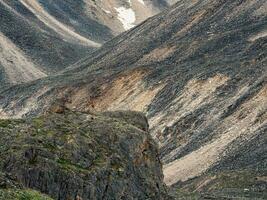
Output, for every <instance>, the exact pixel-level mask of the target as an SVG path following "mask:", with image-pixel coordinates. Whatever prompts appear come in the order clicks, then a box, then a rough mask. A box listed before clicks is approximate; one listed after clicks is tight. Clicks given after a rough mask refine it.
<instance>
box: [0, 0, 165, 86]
mask: <svg viewBox="0 0 267 200" xmlns="http://www.w3.org/2000/svg"><path fill="white" fill-rule="evenodd" d="M166 6H168V5H167V3H164V2H163V3H162V2H160V1H158V0H146V1H140V0H131V1H128V0H109V1H91V0H79V1H78V0H75V1H74V0H68V1H65V0H64V1H63V0H56V1H52V0H48V1H47V0H45V1H44V0H1V1H0V78H1V79H0V84H1V88H3V87H4V86H5V85H7V84H17V83H21V82H28V81H32V80H35V79H38V78H41V77H44V76H46V75H47V74H51V73H54V72H57V71H59V70H61V69H65V68H66V67H67V66H68V65H71V64H73V63H75V62H76V61H78V60H79V59H81V58H83V57H85V56H87V55H88V54H89V52H91V51H92V50H95V49H96V48H99V47H100V46H101V45H102V44H103V43H104V42H106V41H108V40H110V39H111V38H112V37H114V36H115V35H117V34H119V33H121V32H123V31H125V30H128V29H130V28H132V27H134V26H135V25H137V24H139V23H140V22H142V21H143V20H145V19H147V18H148V17H150V16H152V15H154V14H156V13H158V12H159V11H160V10H162V9H164V8H165V7H166Z"/></svg>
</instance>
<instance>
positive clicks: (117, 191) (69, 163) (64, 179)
mask: <svg viewBox="0 0 267 200" xmlns="http://www.w3.org/2000/svg"><path fill="white" fill-rule="evenodd" d="M131 116H134V117H133V121H131V119H130V118H131ZM147 126H148V125H147V121H146V118H145V117H144V116H143V115H142V114H140V113H136V112H133V113H131V112H117V113H114V114H113V113H105V114H103V115H102V114H97V115H96V114H94V115H93V114H85V113H77V112H71V111H66V112H65V113H64V114H59V113H52V112H50V113H47V114H46V115H43V116H40V117H37V118H33V119H27V120H23V119H20V120H0V135H1V141H0V148H1V151H0V158H1V159H0V170H1V173H2V174H6V175H9V176H10V177H12V179H11V180H12V181H2V179H1V180H0V197H1V195H2V196H4V195H9V196H11V195H15V196H16V195H17V194H16V193H18V194H21V195H30V194H26V192H27V191H28V192H29V193H31V190H29V189H33V190H38V191H40V192H41V193H43V194H47V195H49V196H50V197H52V198H53V199H60V200H66V199H70V200H77V199H84V200H86V199H127V200H128V199H155V200H159V199H163V200H165V199H168V198H169V197H168V196H167V189H166V186H165V185H164V183H163V173H162V167H161V162H160V160H159V153H158V150H157V147H156V144H155V143H154V141H153V140H152V138H151V136H150V135H149V133H148V131H147ZM3 176H4V175H3ZM1 178H2V177H1ZM7 182H8V184H7ZM14 185H15V186H14ZM16 185H18V186H16ZM24 193H25V194H24ZM34 194H35V195H37V193H36V192H34V191H32V195H34ZM9 199H10V198H9ZM15 199H16V198H15ZM37 199H45V198H41V197H40V198H37Z"/></svg>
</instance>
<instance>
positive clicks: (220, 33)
mask: <svg viewBox="0 0 267 200" xmlns="http://www.w3.org/2000/svg"><path fill="white" fill-rule="evenodd" d="M266 6H267V3H266V0H250V1H237V0H220V1H211V0H204V1H185V0H181V1H179V2H178V3H177V4H175V5H174V6H172V7H171V8H170V9H169V10H166V11H164V12H163V13H161V14H159V15H157V16H155V17H153V18H150V19H148V20H147V21H146V22H145V23H142V24H141V25H139V26H137V27H136V28H134V29H132V30H130V31H129V32H127V33H124V34H121V35H120V36H119V37H116V38H115V39H113V40H112V41H110V42H108V43H106V44H105V45H104V46H103V47H102V48H100V49H99V50H97V51H96V52H94V53H92V54H90V58H86V59H83V60H81V61H79V62H78V63H76V64H75V65H73V66H71V67H69V68H68V69H67V70H66V71H65V72H63V73H61V74H58V75H55V76H51V77H48V78H44V79H42V80H39V81H35V82H33V83H30V84H25V85H21V86H16V87H13V88H10V89H9V90H5V91H2V92H1V96H2V98H1V99H0V104H1V109H0V113H1V116H2V117H26V116H29V115H36V114H39V113H41V112H44V111H45V110H47V108H48V107H49V105H50V104H51V103H52V102H53V101H55V99H56V101H60V102H62V103H63V104H65V106H67V107H68V108H69V109H72V110H82V111H107V110H108V111H113V110H128V109H130V110H137V111H143V112H146V113H147V116H148V119H149V123H150V127H151V131H152V136H153V137H154V139H155V140H156V141H157V142H158V144H159V147H160V156H161V159H162V161H163V163H164V174H165V182H166V183H167V184H168V185H169V186H173V187H174V190H176V189H175V188H176V186H177V187H179V186H181V185H183V184H185V186H183V187H184V188H186V189H187V191H189V192H192V190H194V189H196V188H197V186H198V184H200V185H201V184H204V185H205V183H206V182H205V181H206V180H208V181H210V180H211V178H210V177H213V176H212V175H214V176H215V178H214V182H216V181H217V183H220V182H221V179H220V178H221V177H222V176H221V175H220V174H226V177H227V176H228V174H230V175H231V174H234V175H236V176H237V177H241V176H242V174H243V173H246V172H247V171H248V172H250V171H254V172H255V174H252V177H253V178H254V180H263V181H261V182H260V184H259V182H258V181H254V182H251V185H242V184H240V182H238V181H237V183H236V184H232V185H231V184H228V183H227V184H225V185H224V186H223V187H222V188H219V187H218V188H216V187H215V188H213V190H216V189H218V190H219V191H217V193H216V192H214V193H215V194H214V195H219V196H220V192H223V193H224V194H227V195H230V196H233V197H234V196H235V195H236V196H237V197H238V196H239V195H241V194H240V191H242V190H244V189H248V190H249V191H248V193H250V192H251V194H253V192H255V193H257V195H258V196H260V197H261V198H262V199H264V195H266V190H264V189H262V188H264V187H265V188H266V181H265V180H266V178H265V177H266V162H267V160H266V138H267V136H266V132H267V131H266V128H267V121H266V120H267V116H266V110H267V106H266V105H267V94H266V89H267V84H266V74H267V60H266V58H267V56H266V54H267V43H266V40H267V38H266V34H265V33H266V27H267V15H266V12H265V11H266ZM37 94H38V95H37ZM21 97H23V99H22V98H21ZM10 102H12V103H10ZM252 158H253V159H252ZM205 177H208V178H206V179H205ZM223 177H224V176H223ZM197 178H200V179H197ZM194 179H197V180H195V181H193V182H190V181H191V180H194ZM212 180H213V179H212ZM237 180H242V179H241V178H240V179H237ZM190 183H192V184H194V186H193V187H191V188H189V189H188V188H187V187H186V186H187V185H186V184H190ZM247 186H249V187H250V188H244V187H247ZM238 187H240V188H238ZM202 188H203V190H201V189H199V190H197V191H199V192H200V193H201V192H209V191H211V188H209V187H208V186H207V187H204V186H203V187H202ZM230 189H232V191H233V192H232V193H231V192H230V193H229V191H230ZM238 191H239V192H238ZM235 192H236V193H235ZM241 193H242V192H241ZM178 195H179V194H178ZM215 199H216V197H215Z"/></svg>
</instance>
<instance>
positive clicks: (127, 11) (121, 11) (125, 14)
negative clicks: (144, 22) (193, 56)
mask: <svg viewBox="0 0 267 200" xmlns="http://www.w3.org/2000/svg"><path fill="white" fill-rule="evenodd" d="M115 9H116V11H117V12H118V19H119V20H120V22H121V23H122V25H123V27H124V29H125V30H129V29H131V28H133V27H134V26H135V24H134V22H135V20H136V18H135V13H134V11H133V10H132V9H131V8H125V7H119V8H115Z"/></svg>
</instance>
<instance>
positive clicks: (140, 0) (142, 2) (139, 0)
mask: <svg viewBox="0 0 267 200" xmlns="http://www.w3.org/2000/svg"><path fill="white" fill-rule="evenodd" d="M137 1H138V2H139V3H141V4H143V5H146V4H145V2H144V1H143V0H137Z"/></svg>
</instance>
